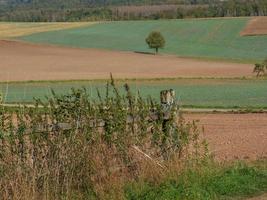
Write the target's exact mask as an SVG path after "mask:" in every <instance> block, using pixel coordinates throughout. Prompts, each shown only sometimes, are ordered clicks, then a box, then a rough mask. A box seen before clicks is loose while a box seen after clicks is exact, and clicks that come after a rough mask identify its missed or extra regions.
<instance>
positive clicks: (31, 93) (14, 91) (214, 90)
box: [0, 79, 267, 108]
mask: <svg viewBox="0 0 267 200" xmlns="http://www.w3.org/2000/svg"><path fill="white" fill-rule="evenodd" d="M125 82H127V83H129V84H130V86H131V88H132V89H133V92H134V93H136V92H137V91H138V90H139V91H140V94H141V95H142V96H143V97H148V96H151V97H153V98H155V99H159V93H160V91H161V90H164V89H169V88H172V89H174V90H175V91H176V96H177V99H178V100H179V101H180V103H181V105H183V106H187V107H206V108H220V107H221V108H234V107H237V108H264V107H265V108H266V106H267V93H266V84H267V80H234V79H208V80H205V79H174V80H147V81H146V80H137V81H119V82H118V85H119V87H120V88H121V90H123V84H124V83H125ZM105 85H106V83H105V82H103V81H82V82H81V81H72V82H39V83H38V82H36V83H34V82H33V83H31V82H25V83H9V84H7V83H2V84H1V85H0V88H1V91H2V93H3V94H4V96H6V99H5V100H6V102H7V103H12V102H13V103H14V102H32V101H33V97H37V98H41V99H44V97H45V96H49V97H50V96H51V89H53V90H55V91H56V92H58V93H61V94H62V93H67V92H69V91H70V89H71V88H72V87H74V88H80V87H85V88H86V89H87V90H88V91H89V92H91V94H90V95H91V97H92V98H94V99H96V98H97V93H96V89H97V88H98V89H99V90H100V92H101V94H102V95H105ZM7 87H8V88H7ZM6 91H8V93H7V92H6Z"/></svg>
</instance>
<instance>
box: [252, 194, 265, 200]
mask: <svg viewBox="0 0 267 200" xmlns="http://www.w3.org/2000/svg"><path fill="white" fill-rule="evenodd" d="M266 199H267V193H265V194H263V195H261V196H257V197H253V198H249V199H247V200H266Z"/></svg>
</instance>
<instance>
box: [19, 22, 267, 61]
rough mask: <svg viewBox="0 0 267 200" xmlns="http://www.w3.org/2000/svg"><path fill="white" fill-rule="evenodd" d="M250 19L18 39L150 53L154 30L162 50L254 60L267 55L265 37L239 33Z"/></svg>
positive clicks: (99, 27)
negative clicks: (163, 42)
mask: <svg viewBox="0 0 267 200" xmlns="http://www.w3.org/2000/svg"><path fill="white" fill-rule="evenodd" d="M250 19H251V18H230V19H207V20H192V19H191V20H160V21H128V22H108V23H99V24H95V25H92V26H87V27H82V28H76V29H68V30H61V31H52V32H45V33H38V34H33V35H29V36H24V37H20V38H19V39H21V40H24V41H28V42H34V43H46V44H56V45H63V46H71V47H80V48H98V49H110V50H120V51H134V52H153V51H152V50H150V49H149V48H148V47H147V45H146V43H145V38H146V37H147V35H148V34H149V33H150V32H151V31H153V30H157V31H161V32H162V34H163V35H164V37H165V39H166V41H167V43H166V47H165V48H164V49H163V50H161V53H164V54H175V55H178V56H185V57H197V58H198V57H200V58H208V59H224V60H236V61H242V62H252V63H253V62H255V61H260V60H262V59H264V58H265V57H266V55H267V49H266V46H267V36H250V37H242V36H240V32H241V31H242V30H243V28H244V27H245V26H246V24H247V23H248V21H249V20H250Z"/></svg>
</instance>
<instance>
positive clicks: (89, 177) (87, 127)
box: [0, 80, 207, 199]
mask: <svg viewBox="0 0 267 200" xmlns="http://www.w3.org/2000/svg"><path fill="white" fill-rule="evenodd" d="M125 91H126V93H125V95H121V94H119V92H118V89H117V88H116V86H115V84H114V81H113V80H111V82H109V83H107V86H106V95H105V96H104V97H103V96H101V95H100V94H99V99H98V101H93V100H91V99H89V95H88V92H87V91H86V90H85V89H78V90H75V89H73V90H72V91H71V93H70V94H66V95H60V96H59V95H57V94H55V93H53V97H52V98H48V99H47V101H44V102H42V101H40V100H36V102H35V107H34V108H27V109H18V110H16V111H14V112H11V113H10V112H7V111H5V108H4V107H2V109H1V115H0V196H1V198H2V199H85V198H88V196H90V199H92V198H98V199H121V198H123V197H122V195H123V185H124V183H126V182H128V181H130V180H136V179H140V178H142V177H143V178H145V179H147V180H153V181H156V179H157V178H158V177H160V176H161V174H162V172H164V171H165V170H166V169H167V168H168V166H169V165H170V164H171V163H172V161H173V160H176V161H177V160H178V161H179V162H182V163H185V162H186V161H189V160H191V161H194V162H193V163H195V164H197V163H198V162H200V160H202V158H205V157H206V155H207V154H206V149H204V148H202V144H201V143H200V141H199V139H198V134H199V132H198V130H197V127H196V124H195V123H186V122H185V121H184V120H183V118H182V117H181V116H179V115H177V111H178V107H177V105H176V104H174V105H172V106H171V107H170V112H169V113H168V116H169V120H166V113H164V111H163V109H162V107H161V105H160V104H158V103H157V102H156V101H155V100H153V99H142V98H141V97H140V96H137V97H134V96H133V95H132V94H131V91H130V89H129V87H128V85H125ZM155 116H157V117H155ZM163 124H164V127H163ZM203 147H204V146H203ZM205 147H206V146H205ZM177 163H178V162H176V164H177ZM170 166H171V165H170Z"/></svg>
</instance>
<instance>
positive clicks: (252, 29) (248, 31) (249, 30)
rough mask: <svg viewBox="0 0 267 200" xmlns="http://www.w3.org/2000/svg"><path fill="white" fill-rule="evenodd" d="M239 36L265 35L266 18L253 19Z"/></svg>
mask: <svg viewBox="0 0 267 200" xmlns="http://www.w3.org/2000/svg"><path fill="white" fill-rule="evenodd" d="M240 35H242V36H249V35H267V17H253V18H252V19H251V20H250V21H249V23H248V24H247V26H246V27H245V28H244V30H243V31H242V32H241V33H240Z"/></svg>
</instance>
